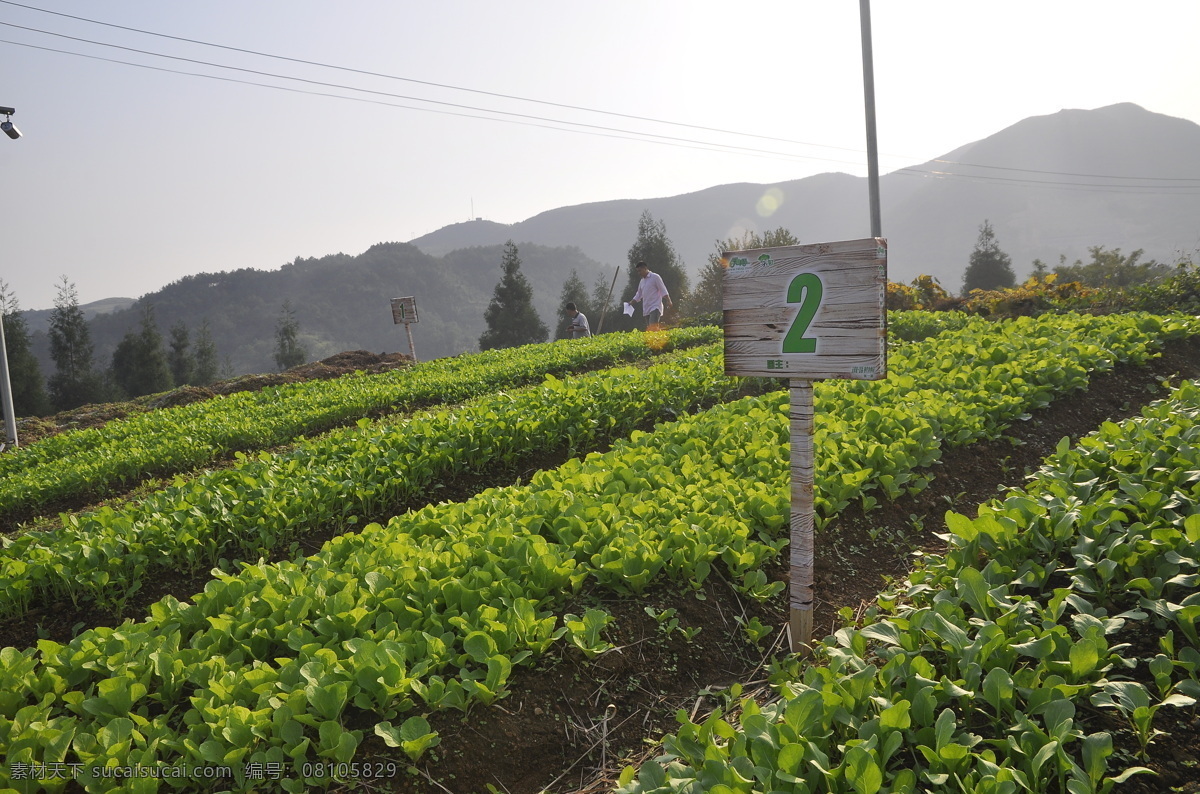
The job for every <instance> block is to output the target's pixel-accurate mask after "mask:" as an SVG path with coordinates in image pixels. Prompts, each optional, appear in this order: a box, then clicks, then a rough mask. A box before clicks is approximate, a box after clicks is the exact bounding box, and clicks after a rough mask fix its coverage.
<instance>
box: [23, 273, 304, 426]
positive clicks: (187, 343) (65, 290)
mask: <svg viewBox="0 0 1200 794" xmlns="http://www.w3.org/2000/svg"><path fill="white" fill-rule="evenodd" d="M57 289H58V294H57V296H56V297H55V300H54V309H53V310H52V311H51V312H50V327H49V333H48V336H49V340H50V357H51V359H52V360H53V361H54V366H55V369H54V372H53V373H52V374H51V375H50V376H49V377H43V375H42V372H41V367H40V366H39V364H38V360H37V357H36V356H35V355H34V354H33V350H32V345H31V334H30V332H29V326H28V324H27V323H26V321H25V318H24V316H23V314H22V311H21V307H20V303H19V301H18V299H17V297H16V296H15V295H14V294H13V292H12V291H11V290H10V289H9V287H8V285H7V284H6V283H4V282H3V281H0V318H2V319H3V323H4V336H5V347H6V349H7V354H8V364H9V379H10V382H11V388H12V395H13V411H14V413H15V414H16V415H17V416H44V415H47V414H50V413H54V412H57V411H68V410H71V409H73V408H78V407H79V406H81V405H88V404H93V403H104V402H114V401H119V400H127V399H132V398H135V397H141V396H143V395H147V394H157V393H159V392H165V391H169V390H170V389H173V388H176V387H180V386H208V385H211V384H212V383H214V382H215V381H216V380H217V379H218V378H219V377H222V376H224V375H228V374H229V373H228V371H227V368H226V369H223V368H222V367H221V365H220V363H219V361H218V356H217V348H216V345H215V344H214V342H213V339H212V334H211V331H210V329H209V326H208V321H207V320H204V321H202V322H201V323H200V327H199V328H198V329H196V331H195V334H194V335H193V332H192V329H190V328H188V326H187V325H186V324H185V323H183V322H177V323H175V324H174V325H172V326H171V328H170V330H169V333H168V336H167V337H164V336H163V334H162V332H161V331H160V330H159V327H158V322H157V320H156V318H155V314H154V305H153V304H152V303H150V302H143V303H142V304H141V318H140V323H139V325H138V327H137V328H136V329H134V330H132V331H129V332H128V333H127V334H125V336H124V337H123V338H122V339H121V341H120V342H119V343H118V344H117V347H116V349H115V350H114V351H113V354H112V360H111V362H110V363H109V365H108V366H107V367H100V366H98V365H97V363H96V361H95V346H94V345H93V343H92V337H91V331H90V329H89V327H88V322H87V318H86V317H85V316H84V313H83V310H82V309H81V308H80V306H79V295H78V292H77V291H76V289H75V285H74V283H72V282H71V281H70V280H68V279H67V277H66V276H63V277H62V280H61V281H60V282H59V284H58V285H57ZM307 357H308V353H307V351H306V350H305V348H304V346H303V345H302V344H301V343H300V341H299V325H298V323H297V321H296V317H295V313H294V312H293V311H292V308H291V305H290V303H289V302H287V301H285V302H284V304H283V307H282V309H281V311H280V316H279V321H278V323H277V326H276V351H275V361H276V364H277V365H278V366H279V368H280V369H281V370H282V369H288V368H290V367H294V366H297V365H299V364H303V363H304V362H305V361H307V360H308V358H307Z"/></svg>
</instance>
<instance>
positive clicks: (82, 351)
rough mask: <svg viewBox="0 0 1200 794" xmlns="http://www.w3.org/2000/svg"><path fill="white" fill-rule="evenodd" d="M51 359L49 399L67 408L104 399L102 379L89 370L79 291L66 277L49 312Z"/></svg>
mask: <svg viewBox="0 0 1200 794" xmlns="http://www.w3.org/2000/svg"><path fill="white" fill-rule="evenodd" d="M49 335H50V358H52V359H53V360H54V366H55V371H54V374H53V375H51V376H50V379H49V384H48V385H49V387H50V402H51V404H52V405H53V407H54V409H56V410H59V411H66V410H69V409H71V408H78V407H79V406H81V405H84V404H86V403H91V402H98V401H100V400H102V399H103V398H104V394H105V389H104V381H103V379H102V378H101V377H100V376H99V375H98V374H97V373H96V372H95V371H94V370H93V369H92V354H93V346H92V334H91V331H90V330H89V329H88V324H87V319H86V318H85V317H84V316H83V310H82V309H80V308H79V293H78V292H76V290H75V285H74V284H73V283H71V282H70V281H69V280H68V279H67V277H66V276H63V277H62V281H61V283H59V285H58V295H57V296H56V297H55V299H54V309H53V310H52V311H51V312H50V334H49Z"/></svg>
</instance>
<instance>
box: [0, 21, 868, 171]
mask: <svg viewBox="0 0 1200 794" xmlns="http://www.w3.org/2000/svg"><path fill="white" fill-rule="evenodd" d="M0 24H3V23H0ZM0 44H12V45H14V46H17V47H28V48H30V49H35V50H42V51H45V52H54V53H59V54H62V55H72V56H75V57H78V58H87V59H90V60H96V61H103V62H105V63H115V64H120V65H122V66H133V67H136V68H139V69H149V70H151V71H155V72H165V73H167V74H178V75H185V76H188V77H202V78H205V79H207V80H218V81H220V82H225V83H236V84H238V85H249V86H257V87H259V88H270V89H272V90H275V91H286V92H288V93H293V94H306V95H308V96H319V97H326V98H330V99H343V100H346V101H348V102H363V103H366V104H371V105H382V106H384V107H392V108H400V109H403V110H415V111H418V112H422V113H437V114H440V115H445V116H457V117H460V118H468V119H477V120H480V121H496V122H501V123H505V124H517V125H521V126H526V127H535V128H540V129H547V130H556V131H558V132H570V133H575V134H578V135H593V136H596V137H601V138H615V139H617V140H625V141H636V142H640V143H654V144H659V145H663V146H672V147H675V148H682V149H697V150H699V151H706V152H718V153H728V151H727V150H728V149H729V148H731V147H728V146H724V145H722V144H717V143H709V142H706V141H690V142H689V141H687V139H673V140H654V139H653V137H651V138H647V137H636V136H639V135H642V136H644V135H645V134H644V133H637V132H630V131H626V130H612V131H610V132H604V131H602V130H604V129H605V128H597V129H591V130H588V129H571V128H570V127H558V126H552V124H560V123H561V124H572V123H573V122H565V121H564V122H560V121H558V120H556V119H546V120H545V121H547V122H548V123H537V122H535V121H530V120H518V119H506V118H498V117H496V116H479V115H475V114H472V113H463V112H458V111H452V110H440V109H437V108H423V107H419V106H416V105H401V104H398V103H396V102H385V101H383V100H381V99H369V98H367V97H355V96H346V95H344V94H333V93H329V92H325V91H313V90H310V89H304V88H292V87H289V86H281V85H272V84H270V83H260V82H257V81H254V80H239V79H238V78H235V77H222V76H221V75H214V74H205V73H203V72H188V71H184V70H182V69H168V68H166V67H164V66H152V65H150V64H145V63H136V62H134V61H123V60H120V59H118V58H105V57H103V56H100V55H90V54H87V53H82V52H73V51H71V50H62V49H58V48H56V47H45V46H42V45H38V44H29V43H26V42H22V41H10V40H8V39H0ZM420 101H423V100H420ZM480 112H484V113H492V112H501V111H491V110H487V109H482V110H481V111H480ZM625 132H628V134H617V133H625ZM654 137H663V136H654ZM733 148H739V149H740V148H744V147H733ZM737 153H738V154H740V155H743V156H749V157H767V158H770V159H776V160H778V159H800V160H809V159H814V158H811V157H806V156H804V155H798V154H789V153H787V152H769V151H765V150H753V149H745V150H744V151H739V152H737ZM830 162H845V161H836V160H834V161H830ZM851 164H853V163H851Z"/></svg>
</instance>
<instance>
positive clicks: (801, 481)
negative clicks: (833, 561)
mask: <svg viewBox="0 0 1200 794" xmlns="http://www.w3.org/2000/svg"><path fill="white" fill-rule="evenodd" d="M789 385H790V386H791V409H790V416H791V431H792V432H791V437H792V466H791V468H792V486H791V493H792V517H791V531H792V538H791V556H792V559H791V592H790V593H789V600H790V601H791V607H792V609H791V630H792V653H798V654H800V655H802V656H807V655H808V653H809V650H810V648H811V645H812V630H813V515H814V513H813V386H812V381H808V380H796V379H792V380H791V381H790V382H789Z"/></svg>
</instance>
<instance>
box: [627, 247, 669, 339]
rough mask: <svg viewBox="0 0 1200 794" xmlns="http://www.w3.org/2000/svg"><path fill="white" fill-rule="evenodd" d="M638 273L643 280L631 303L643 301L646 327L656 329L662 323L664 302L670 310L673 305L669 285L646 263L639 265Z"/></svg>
mask: <svg viewBox="0 0 1200 794" xmlns="http://www.w3.org/2000/svg"><path fill="white" fill-rule="evenodd" d="M637 272H638V275H639V276H641V277H642V280H641V281H640V282H638V288H637V292H635V293H634V294H633V297H632V298H630V299H629V302H630V303H637V302H638V301H641V304H642V316H643V317H645V318H646V327H647V328H655V327H656V326H657V325H658V324H659V323H660V322H661V321H662V315H663V302H664V301H665V302H666V304H667V307H668V308H670V307H671V306H672V305H673V304H672V303H671V296H670V294H668V293H667V285H666V284H664V283H663V280H662V276H660V275H658V274H657V273H652V272H650V266H649V265H647V264H646V263H645V262H638V263H637Z"/></svg>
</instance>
